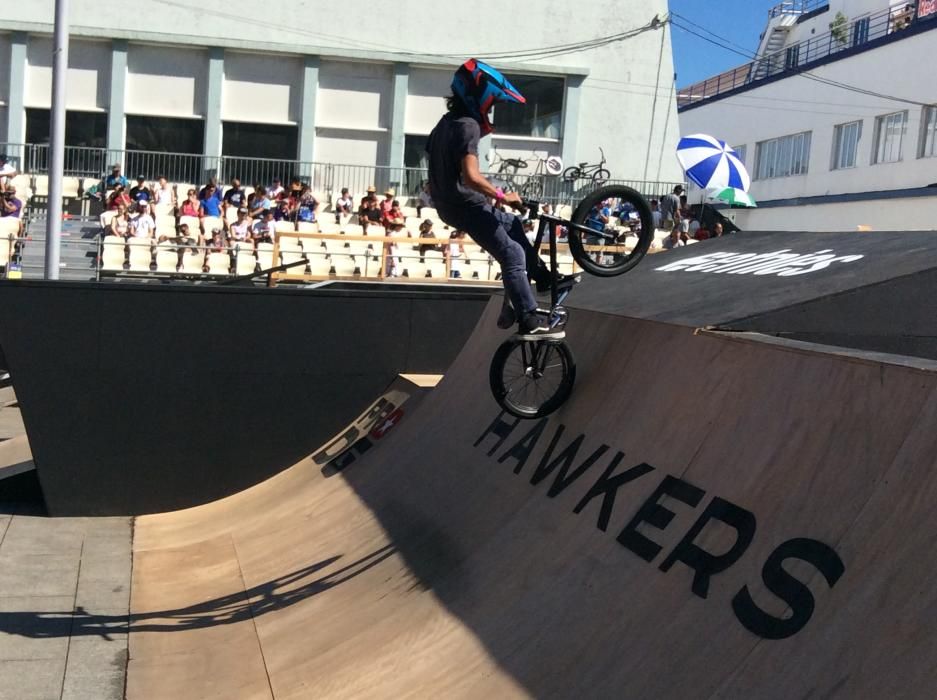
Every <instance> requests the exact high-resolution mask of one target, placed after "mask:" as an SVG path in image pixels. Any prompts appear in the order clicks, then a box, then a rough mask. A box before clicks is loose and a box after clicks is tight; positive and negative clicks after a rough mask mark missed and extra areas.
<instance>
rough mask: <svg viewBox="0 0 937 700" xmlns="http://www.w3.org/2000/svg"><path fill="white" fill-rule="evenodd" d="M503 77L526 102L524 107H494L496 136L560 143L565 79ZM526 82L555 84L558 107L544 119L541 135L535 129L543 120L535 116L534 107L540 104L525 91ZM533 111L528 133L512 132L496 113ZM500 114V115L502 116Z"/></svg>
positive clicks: (539, 76) (528, 91) (508, 125)
mask: <svg viewBox="0 0 937 700" xmlns="http://www.w3.org/2000/svg"><path fill="white" fill-rule="evenodd" d="M505 77H506V78H507V79H508V80H509V81H510V82H511V83H512V84H513V85H514V86H515V87H516V88H517V89H518V90H519V91H520V93H521V94H522V95H524V97H525V98H527V102H526V104H524V105H511V104H500V105H495V107H494V112H493V119H494V127H495V130H496V131H497V135H498V136H499V137H501V138H520V139H538V140H544V141H560V140H562V138H563V122H564V114H565V112H566V78H565V77H563V76H558V75H524V74H507V73H505ZM528 81H556V83H557V94H558V95H559V107H558V109H557V111H556V112H549V113H548V114H547V116H546V117H545V118H546V119H547V120H548V121H546V122H544V124H543V126H542V128H541V129H540V131H541V132H542V133H537V129H536V128H535V127H536V125H537V122H538V121H539V120H541V119H544V117H542V116H539V117H538V116H537V115H536V106H537V105H538V104H540V102H534V101H533V96H532V93H531V90H529V89H526V91H525V84H526V83H527V82H528ZM531 109H533V110H534V119H533V120H532V121H531V128H530V129H529V130H528V131H512V130H511V129H512V128H513V126H512V125H511V123H510V122H508V123H505V122H504V120H503V117H499V115H498V111H499V110H504V112H509V113H511V112H513V113H515V114H516V113H517V110H524V112H525V114H526V112H527V111H528V110H531ZM504 112H502V115H503V114H504ZM551 126H555V128H556V135H555V136H550V135H548V134H549V130H550V127H551Z"/></svg>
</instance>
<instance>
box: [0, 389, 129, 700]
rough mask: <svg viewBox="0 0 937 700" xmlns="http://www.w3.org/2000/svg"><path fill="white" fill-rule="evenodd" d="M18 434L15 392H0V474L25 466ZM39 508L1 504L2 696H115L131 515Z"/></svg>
mask: <svg viewBox="0 0 937 700" xmlns="http://www.w3.org/2000/svg"><path fill="white" fill-rule="evenodd" d="M23 432H24V431H23V427H22V421H21V419H20V416H19V409H18V408H17V407H16V404H15V396H13V395H12V389H11V388H9V387H3V388H0V462H2V463H0V478H2V477H3V475H4V474H10V475H18V474H21V473H22V472H23V469H22V468H21V467H27V468H31V466H32V465H31V455H30V454H29V446H28V443H27V442H26V441H25V436H24V435H23ZM7 438H12V439H9V440H8V439H7ZM41 511H42V506H41V505H31V504H28V503H3V502H0V700H46V699H50V700H51V699H53V698H54V699H55V700H59V699H61V698H68V699H70V700H119V699H120V698H123V697H124V684H125V680H124V679H125V675H126V668H127V626H128V623H129V618H128V615H129V609H130V571H131V554H130V545H131V538H132V533H133V527H132V523H131V519H130V518H47V517H45V516H44V515H43V514H42V512H41Z"/></svg>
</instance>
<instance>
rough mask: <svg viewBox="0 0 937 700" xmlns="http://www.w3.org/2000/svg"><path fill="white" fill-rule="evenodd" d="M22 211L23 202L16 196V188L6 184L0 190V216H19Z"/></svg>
mask: <svg viewBox="0 0 937 700" xmlns="http://www.w3.org/2000/svg"><path fill="white" fill-rule="evenodd" d="M22 212H23V202H22V200H20V199H18V198H17V196H16V188H14V187H12V186H10V185H8V186H7V187H6V188H5V189H3V190H0V216H16V217H20V215H21V214H22Z"/></svg>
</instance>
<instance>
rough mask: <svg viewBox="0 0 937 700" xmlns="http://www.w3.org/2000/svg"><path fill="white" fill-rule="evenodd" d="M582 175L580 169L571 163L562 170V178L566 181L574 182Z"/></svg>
mask: <svg viewBox="0 0 937 700" xmlns="http://www.w3.org/2000/svg"><path fill="white" fill-rule="evenodd" d="M581 177H582V171H581V170H579V168H578V167H577V166H575V165H571V166H569V167H568V168H566V170H564V171H563V179H564V180H566V182H575V181H576V180H578V179H579V178H581Z"/></svg>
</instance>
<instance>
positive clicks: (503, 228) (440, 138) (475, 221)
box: [426, 59, 578, 335]
mask: <svg viewBox="0 0 937 700" xmlns="http://www.w3.org/2000/svg"><path fill="white" fill-rule="evenodd" d="M525 102H526V100H525V99H524V96H523V95H521V94H520V93H519V92H518V91H517V89H515V87H514V86H513V85H511V83H510V82H509V81H508V80H507V79H506V78H505V77H504V76H503V75H502V74H501V73H500V72H498V71H497V70H495V69H494V68H492V67H491V66H489V65H487V64H485V63H483V62H481V61H478V60H476V59H469V60H467V61H466V62H465V63H464V64H463V65H462V66H461V67H460V68H459V69H458V70H457V71H456V73H455V76H454V77H453V79H452V95H450V96H449V97H448V98H447V99H446V106H447V109H448V111H447V113H446V114H444V115H443V117H442V118H441V119H440V120H439V123H437V124H436V127H435V128H434V129H433V131H432V133H430V136H429V141H428V143H427V146H426V150H427V152H428V154H429V184H430V190H431V191H432V193H433V201H434V202H435V204H436V211H437V212H438V213H439V216H440V218H442V220H443V221H445V222H446V223H447V224H449V225H450V226H452V227H453V228H455V229H458V230H461V231H466V232H467V233H468V234H469V235H470V236H471V237H472V239H473V240H474V241H475V242H476V243H478V245H480V246H481V247H482V248H483V249H484V250H486V251H487V252H488V253H489V254H491V256H492V257H494V259H495V260H497V261H498V263H499V264H500V265H501V279H502V283H503V284H504V289H505V292H506V294H507V297H508V299H509V300H510V302H511V306H509V305H507V304H505V307H504V309H503V310H502V313H501V317H500V318H499V319H498V326H499V327H501V328H510V327H511V325H513V324H514V322H515V320H516V321H517V324H518V328H519V332H520V333H521V334H524V335H538V334H540V335H545V334H549V333H550V332H551V329H550V327H549V325H548V322H547V321H548V318H547V315H546V314H545V313H543V312H541V311H538V310H537V301H536V298H535V297H534V293H533V291H532V290H531V288H530V278H533V279H534V281H535V282H536V284H537V289H538V291H546V290H548V289H549V288H550V283H551V281H552V280H551V274H550V271H549V270H548V269H547V267H546V265H545V264H544V262H543V261H542V260H541V259H540V256H539V255H537V253H536V251H535V250H534V249H533V246H532V245H531V244H530V242H529V241H528V240H527V238H526V237H525V235H524V227H523V224H522V223H521V220H520V218H518V217H517V216H515V215H514V214H510V213H507V212H505V211H502V210H501V209H500V208H498V207H495V206H492V205H491V204H490V203H489V201H490V200H496V201H497V203H499V204H501V203H503V204H506V205H508V206H510V207H512V208H513V209H516V210H519V209H523V205H522V203H521V198H520V196H519V195H518V194H517V193H516V192H503V191H501V190H500V189H499V188H496V187H494V186H493V185H492V184H491V183H490V182H488V180H486V179H485V178H484V177H483V176H482V174H481V171H480V170H479V167H478V141H479V139H480V138H481V137H482V136H483V135H487V134H490V133H491V132H492V131H493V130H494V127H493V126H492V123H491V117H490V111H491V109H492V108H493V107H494V105H495V104H496V103H507V104H511V103H513V104H524V103H525ZM576 281H578V277H575V276H573V275H564V276H560V277H559V278H558V280H557V284H558V286H559V287H561V288H562V287H567V286H569V285H571V284H574V283H575V282H576ZM512 306H513V310H512V308H511V307H512ZM515 316H516V318H515Z"/></svg>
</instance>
